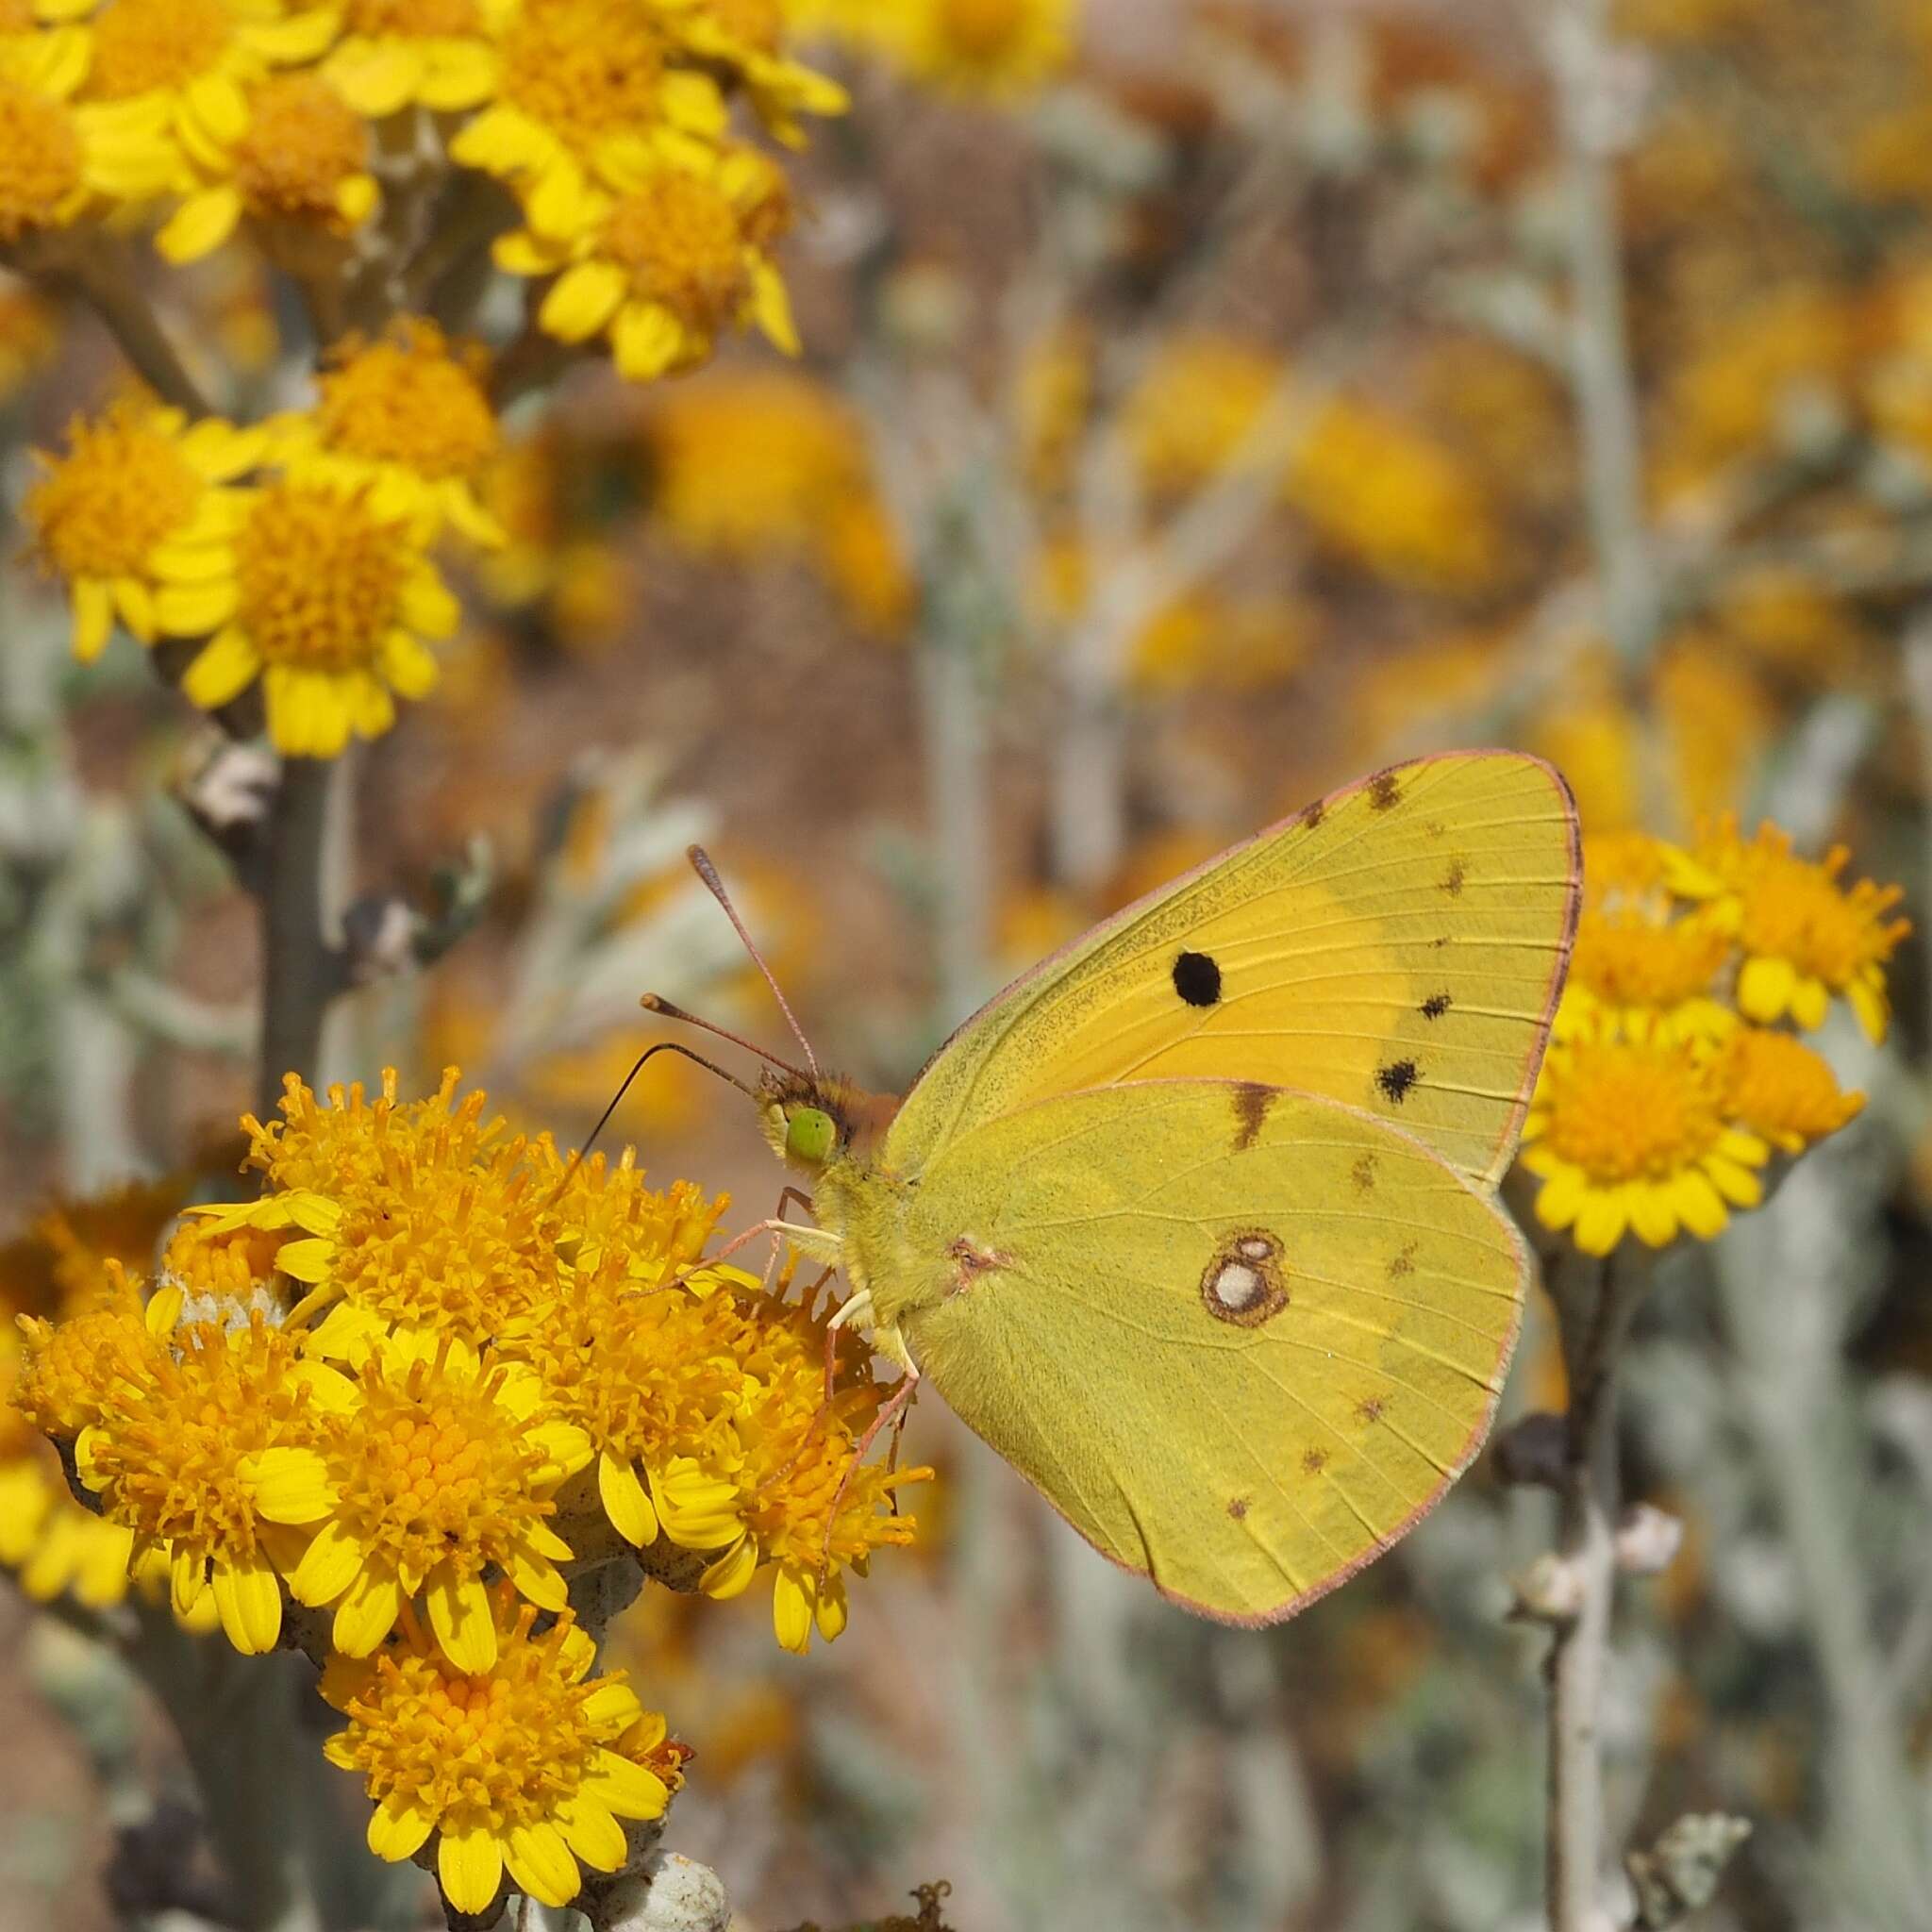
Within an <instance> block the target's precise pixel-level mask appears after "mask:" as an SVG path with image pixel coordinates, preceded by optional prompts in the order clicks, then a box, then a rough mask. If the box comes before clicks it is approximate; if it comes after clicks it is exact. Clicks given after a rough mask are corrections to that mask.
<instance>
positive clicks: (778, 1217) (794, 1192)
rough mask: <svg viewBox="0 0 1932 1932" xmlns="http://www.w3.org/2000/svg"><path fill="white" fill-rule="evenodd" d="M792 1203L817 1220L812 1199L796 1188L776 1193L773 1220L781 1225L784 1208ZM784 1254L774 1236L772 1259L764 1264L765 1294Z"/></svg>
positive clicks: (782, 1242) (768, 1291)
mask: <svg viewBox="0 0 1932 1932" xmlns="http://www.w3.org/2000/svg"><path fill="white" fill-rule="evenodd" d="M794 1201H795V1202H796V1203H797V1204H798V1206H799V1207H801V1208H804V1209H805V1211H806V1212H807V1213H808V1214H809V1215H811V1216H812V1217H813V1218H814V1219H816V1218H817V1215H818V1209H817V1208H815V1207H814V1206H813V1205H812V1198H811V1196H810V1195H809V1194H808V1193H806V1192H804V1191H802V1190H801V1189H798V1188H792V1187H785V1188H780V1189H779V1191H778V1205H777V1207H776V1208H774V1209H773V1210H772V1213H773V1220H774V1221H776V1222H778V1223H780V1224H783V1222H784V1217H785V1209H786V1208H787V1207H788V1206H789V1205H790V1204H791V1203H792V1202H794ZM784 1254H785V1243H784V1241H783V1240H782V1239H781V1238H780V1237H779V1236H778V1235H776V1234H774V1235H773V1237H772V1258H771V1259H770V1260H769V1261H767V1262H766V1263H765V1282H764V1287H765V1292H766V1293H767V1294H770V1293H771V1291H772V1277H773V1276H774V1274H777V1272H778V1263H779V1261H780V1260H781V1259H783V1257H784Z"/></svg>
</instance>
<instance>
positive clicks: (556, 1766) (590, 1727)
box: [322, 1594, 685, 1916]
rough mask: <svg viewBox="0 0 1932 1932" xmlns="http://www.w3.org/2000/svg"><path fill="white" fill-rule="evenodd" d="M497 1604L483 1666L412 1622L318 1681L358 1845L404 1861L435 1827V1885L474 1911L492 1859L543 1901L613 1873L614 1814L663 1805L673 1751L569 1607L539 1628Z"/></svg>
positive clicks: (675, 1771)
mask: <svg viewBox="0 0 1932 1932" xmlns="http://www.w3.org/2000/svg"><path fill="white" fill-rule="evenodd" d="M496 1615H497V1624H496V1626H495V1629H496V1637H497V1640H498V1641H496V1643H495V1645H494V1649H495V1660H494V1661H493V1662H492V1663H491V1665H490V1666H489V1667H488V1668H487V1669H484V1670H479V1671H464V1670H461V1669H459V1668H458V1666H457V1665H455V1664H453V1663H452V1662H451V1661H450V1660H449V1658H448V1657H446V1656H444V1655H443V1654H442V1652H441V1651H440V1650H439V1649H438V1648H437V1647H436V1646H435V1645H434V1644H433V1643H431V1642H430V1641H428V1639H427V1638H426V1637H425V1635H424V1634H423V1633H422V1632H421V1630H420V1629H413V1628H411V1629H406V1634H405V1638H404V1641H402V1642H400V1643H398V1644H394V1645H392V1646H391V1647H390V1648H388V1649H386V1650H384V1651H382V1652H381V1653H380V1654H379V1655H377V1656H375V1657H371V1658H369V1659H368V1660H367V1661H360V1660H351V1659H348V1658H342V1657H337V1658H332V1659H331V1660H330V1662H329V1665H328V1667H327V1669H326V1670H325V1672H324V1673H323V1678H322V1694H323V1696H324V1697H325V1698H326V1699H327V1700H328V1702H329V1703H330V1704H332V1705H333V1706H334V1707H336V1709H338V1710H340V1711H341V1712H342V1713H343V1714H344V1715H345V1716H346V1717H347V1718H348V1720H349V1724H348V1727H347V1728H346V1729H345V1730H341V1731H339V1732H338V1733H337V1734H336V1735H335V1736H334V1737H333V1738H331V1739H330V1740H328V1742H327V1743H326V1744H325V1745H324V1746H323V1750H324V1752H325V1755H326V1756H327V1757H328V1759H329V1761H330V1762H331V1763H332V1764H338V1765H340V1766H341V1768H342V1769H343V1770H344V1771H351V1772H354V1773H355V1774H357V1776H358V1777H360V1778H361V1779H362V1780H363V1782H364V1784H365V1786H366V1788H367V1790H368V1792H369V1795H370V1797H371V1798H373V1799H374V1800H375V1816H374V1817H372V1818H371V1819H370V1821H369V1848H370V1850H371V1851H373V1852H375V1855H376V1856H377V1857H381V1858H389V1859H402V1858H408V1857H413V1856H414V1855H415V1853H416V1852H418V1851H419V1850H421V1849H422V1847H423V1845H424V1844H425V1842H426V1841H427V1840H428V1839H429V1837H430V1834H431V1833H432V1832H433V1833H437V1834H440V1837H439V1839H438V1843H437V1847H436V1872H437V1876H438V1878H439V1880H440V1881H441V1886H442V1890H443V1895H444V1897H445V1898H447V1899H448V1901H449V1904H450V1906H451V1907H452V1908H453V1909H455V1910H456V1911H458V1912H468V1913H475V1914H477V1915H479V1916H480V1915H482V1914H484V1913H485V1912H487V1911H488V1909H489V1908H490V1907H491V1904H492V1903H493V1901H494V1900H495V1898H496V1895H497V1892H498V1890H499V1889H500V1888H501V1886H502V1884H503V1877H504V1873H505V1871H506V1870H508V1874H509V1876H510V1881H511V1883H512V1884H514V1885H515V1886H516V1887H517V1889H518V1890H521V1891H522V1892H524V1893H525V1895H526V1896H528V1897H530V1898H533V1899H535V1900H536V1901H537V1902H538V1903H539V1904H540V1905H546V1906H563V1905H568V1904H569V1903H570V1901H571V1900H572V1899H573V1898H575V1896H576V1894H577V1891H578V1890H579V1889H580V1887H581V1885H582V1882H583V1881H582V1874H581V1872H580V1871H579V1869H578V1868H579V1865H580V1864H581V1865H585V1866H588V1867H590V1869H591V1871H593V1872H614V1871H616V1870H617V1869H618V1868H619V1867H620V1866H621V1865H622V1864H623V1863H624V1862H625V1858H626V1857H628V1855H629V1846H628V1843H627V1841H626V1840H625V1832H624V1827H623V1825H622V1824H620V1823H619V1821H620V1820H621V1819H626V1818H635V1819H647V1818H658V1817H661V1816H662V1815H663V1812H664V1809H665V1807H666V1806H667V1805H668V1804H669V1803H670V1802H671V1795H672V1793H673V1792H674V1791H675V1790H676V1789H677V1787H678V1785H679V1784H680V1783H681V1782H682V1777H681V1766H682V1762H683V1758H684V1756H685V1753H684V1752H683V1750H682V1749H681V1747H679V1746H678V1745H676V1744H674V1743H671V1742H669V1741H667V1740H666V1737H665V1730H664V1720H663V1719H662V1718H661V1717H659V1716H658V1715H657V1714H656V1713H655V1712H651V1711H646V1710H645V1709H644V1708H643V1707H642V1706H641V1704H640V1703H639V1702H638V1700H637V1697H636V1695H635V1693H634V1692H633V1691H631V1690H630V1688H629V1687H628V1686H627V1685H626V1684H625V1682H624V1681H623V1679H622V1678H621V1677H618V1676H607V1677H591V1668H592V1666H593V1665H594V1663H595V1661H596V1646H595V1645H594V1644H593V1643H592V1642H591V1639H590V1638H589V1637H588V1636H586V1635H585V1633H584V1632H583V1631H581V1630H579V1629H578V1628H577V1627H576V1626H575V1623H574V1621H573V1620H572V1618H571V1616H570V1614H569V1612H568V1611H566V1612H565V1613H564V1615H563V1616H562V1617H561V1618H559V1619H558V1622H557V1624H555V1625H554V1626H553V1627H552V1628H550V1629H549V1630H547V1631H545V1632H544V1633H543V1634H542V1635H541V1637H537V1636H533V1635H532V1634H531V1626H532V1624H533V1622H534V1619H535V1615H536V1613H535V1611H534V1610H533V1609H531V1608H530V1607H528V1606H527V1605H526V1606H525V1607H523V1608H522V1609H521V1610H517V1611H514V1612H510V1611H509V1610H508V1600H507V1594H500V1595H499V1598H498V1601H497V1609H496Z"/></svg>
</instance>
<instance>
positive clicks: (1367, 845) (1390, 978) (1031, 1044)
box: [886, 752, 1580, 1185]
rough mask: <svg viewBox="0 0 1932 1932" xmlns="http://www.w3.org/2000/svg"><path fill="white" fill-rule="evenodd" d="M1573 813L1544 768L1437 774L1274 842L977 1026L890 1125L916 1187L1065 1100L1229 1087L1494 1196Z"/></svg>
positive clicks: (1328, 814) (1087, 949)
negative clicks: (1303, 1096)
mask: <svg viewBox="0 0 1932 1932" xmlns="http://www.w3.org/2000/svg"><path fill="white" fill-rule="evenodd" d="M1579 881H1580V869H1579V862H1578V857H1577V843H1576V824H1575V813H1574V807H1573V805H1572V802H1571V799H1570V795H1569V792H1568V790H1567V788H1566V787H1565V786H1564V784H1563V781H1562V780H1561V778H1559V777H1558V776H1557V774H1556V773H1555V772H1553V771H1552V770H1551V769H1550V768H1549V767H1548V766H1547V765H1545V764H1543V763H1541V761H1540V760H1538V759H1535V758H1526V757H1523V756H1521V755H1519V754H1515V753H1505V752H1460V753H1451V754H1447V755H1444V756H1441V757H1437V758H1424V759H1421V760H1418V761H1417V762H1415V763H1413V764H1409V765H1402V766H1396V767H1394V768H1392V769H1391V770H1390V771H1387V772H1383V773H1379V774H1376V775H1375V776H1374V777H1373V778H1370V779H1365V780H1364V781H1362V782H1361V783H1360V784H1358V785H1356V786H1353V787H1351V788H1350V789H1349V790H1347V791H1342V792H1339V793H1337V794H1336V795H1335V796H1334V797H1333V798H1330V799H1328V800H1325V801H1324V803H1323V804H1322V805H1319V806H1315V807H1311V808H1309V809H1308V810H1307V811H1306V812H1304V813H1301V814H1299V815H1298V816H1297V817H1296V818H1294V819H1291V820H1288V821H1286V822H1284V823H1283V824H1278V825H1275V826H1274V827H1271V828H1270V829H1269V830H1267V831H1265V832H1263V833H1261V834H1259V835H1258V836H1257V837H1256V838H1255V839H1253V840H1251V841H1248V842H1247V843H1246V844H1245V845H1241V846H1237V847H1236V848H1235V849H1234V850H1233V851H1232V852H1229V853H1226V854H1224V855H1223V856H1222V857H1221V858H1217V859H1214V860H1212V861H1210V862H1209V863H1208V864H1207V865H1205V866H1203V867H1201V868H1200V869H1199V870H1198V871H1197V872H1194V873H1191V874H1188V875H1187V876H1186V877H1184V878H1182V879H1179V880H1176V881H1175V882H1174V884H1173V885H1171V886H1169V887H1167V888H1165V889H1163V890H1162V891H1158V892H1156V893H1154V894H1153V895H1152V896H1150V897H1149V898H1147V899H1144V900H1142V901H1141V902H1140V903H1139V904H1138V905H1136V906H1133V907H1130V908H1127V910H1125V911H1124V912H1123V913H1121V914H1119V915H1117V916H1116V917H1115V918H1114V919H1112V920H1110V921H1108V922H1107V923H1106V924H1103V925H1100V926H1097V927H1096V928H1095V929H1094V930H1093V931H1092V932H1091V933H1090V934H1088V935H1087V936H1086V937H1085V938H1084V939H1082V940H1079V941H1075V942H1074V945H1073V946H1071V947H1070V948H1068V949H1067V950H1066V951H1064V952H1062V953H1060V954H1058V955H1056V956H1055V957H1054V958H1051V959H1049V960H1047V961H1046V962H1044V964H1042V965H1041V967H1038V968H1036V969H1035V970H1034V971H1033V972H1032V973H1030V974H1027V975H1026V976H1025V977H1024V978H1023V979H1021V980H1018V981H1016V982H1015V983H1014V985H1012V986H1011V987H1009V988H1008V990H1007V991H1005V992H1004V993H1002V994H1001V995H1000V996H999V997H998V998H997V999H995V1000H994V1001H993V1002H992V1003H991V1005H990V1006H989V1007H987V1008H984V1009H983V1010H982V1011H981V1012H979V1013H978V1014H976V1015H974V1018H973V1019H972V1020H971V1021H969V1022H968V1023H967V1024H966V1025H965V1026H963V1027H962V1028H961V1029H960V1030H959V1032H958V1034H956V1035H955V1036H954V1038H953V1040H952V1041H949V1042H948V1043H947V1045H946V1046H945V1047H944V1048H943V1049H942V1050H941V1053H940V1054H939V1055H938V1056H937V1057H936V1058H935V1059H934V1060H933V1062H932V1064H931V1066H930V1067H929V1068H928V1069H927V1071H926V1073H925V1074H924V1075H923V1076H922V1078H921V1079H920V1081H919V1082H918V1083H917V1085H915V1087H914V1088H913V1090H912V1091H911V1093H910V1094H909V1095H908V1098H907V1101H906V1104H905V1106H904V1107H903V1108H901V1110H900V1112H899V1114H898V1116H897V1118H896V1119H895V1121H894V1122H893V1124H892V1129H891V1135H890V1137H889V1140H888V1142H887V1146H886V1158H887V1161H888V1163H889V1164H890V1165H891V1166H892V1167H893V1168H895V1169H897V1170H898V1171H900V1172H902V1173H917V1172H919V1171H920V1170H921V1169H922V1168H924V1165H925V1164H926V1163H927V1161H928V1160H930V1159H931V1158H934V1157H935V1155H936V1154H937V1153H938V1151H939V1150H940V1149H941V1148H942V1147H944V1146H945V1145H946V1144H947V1142H948V1141H951V1140H953V1139H954V1138H956V1137H958V1136H960V1135H963V1134H965V1133H967V1132H969V1131H971V1130H972V1129H973V1128H974V1127H975V1126H977V1125H979V1124H983V1123H985V1122H987V1121H990V1120H991V1119H993V1118H995V1117H997V1116H998V1115H1000V1114H1003V1113H1008V1112H1011V1111H1013V1110H1014V1109H1015V1108H1022V1107H1025V1106H1027V1105H1029V1104H1030V1103H1032V1102H1035V1101H1038V1100H1041V1099H1043V1098H1045V1097H1046V1096H1048V1095H1050V1094H1054V1093H1068V1092H1074V1091H1081V1090H1086V1089H1090V1088H1096V1087H1104V1086H1110V1085H1114V1084H1117V1083H1120V1082H1124V1081H1131V1080H1150V1079H1172V1078H1181V1077H1214V1078H1221V1079H1233V1080H1245V1081H1250V1082H1254V1083H1257V1084H1259V1085H1264V1086H1286V1087H1294V1088H1299V1089H1302V1090H1305V1091H1309V1092H1314V1093H1319V1094H1324V1095H1327V1096H1328V1097H1330V1098H1332V1099H1336V1100H1341V1101H1343V1102H1345V1103H1347V1104H1348V1105H1350V1106H1354V1107H1358V1108H1362V1109H1363V1110H1364V1111H1366V1112H1368V1113H1369V1114H1371V1115H1372V1116H1374V1117H1375V1118H1377V1119H1381V1120H1386V1121H1388V1122H1390V1123H1391V1124H1395V1125H1398V1126H1400V1127H1402V1128H1403V1129H1405V1130H1406V1131H1407V1132H1408V1133H1411V1134H1413V1135H1414V1136H1415V1137H1416V1138H1417V1139H1418V1140H1420V1141H1423V1142H1424V1145H1426V1146H1427V1147H1429V1148H1431V1149H1432V1150H1433V1151H1435V1152H1436V1153H1438V1154H1440V1155H1441V1157H1442V1158H1444V1159H1445V1160H1447V1161H1448V1162H1449V1163H1450V1164H1451V1165H1452V1166H1454V1167H1456V1168H1457V1169H1458V1170H1459V1171H1460V1172H1461V1173H1463V1174H1468V1175H1470V1176H1472V1177H1473V1178H1474V1179H1476V1180H1478V1181H1479V1182H1481V1183H1483V1184H1485V1185H1493V1184H1494V1182H1495V1181H1496V1180H1497V1178H1498V1177H1499V1176H1500V1174H1501V1173H1502V1171H1503V1169H1504V1168H1505V1167H1506V1166H1507V1164H1508V1160H1509V1158H1510V1156H1511V1154H1512V1153H1513V1151H1514V1147H1515V1140H1516V1135H1517V1132H1518V1130H1519V1129H1520V1127H1521V1124H1522V1119H1523V1113H1524V1108H1526V1106H1527V1103H1528V1095H1529V1091H1530V1089H1531V1088H1532V1087H1533V1085H1534V1084H1535V1078H1536V1071H1537V1067H1538V1065H1539V1064H1540V1061H1541V1054H1542V1048H1543V1044H1544V1041H1545V1040H1546V1038H1547V1036H1548V1031H1549V1024H1550V1017H1551V1014H1552V1012H1553V1010H1554V1008H1555V1005H1556V1000H1557V993H1558V991H1560V989H1561V985H1562V976H1563V970H1564V966H1565V963H1566V961H1567V958H1568V954H1569V947H1570V941H1571V936H1572V934H1573V932H1574V925H1575V917H1576V901H1577V893H1578V890H1579Z"/></svg>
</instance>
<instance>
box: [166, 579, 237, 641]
mask: <svg viewBox="0 0 1932 1932" xmlns="http://www.w3.org/2000/svg"><path fill="white" fill-rule="evenodd" d="M239 597H240V592H239V591H238V589H237V587H236V584H235V580H234V579H233V578H232V577H225V578H223V579H222V580H220V581H219V582H216V583H211V584H164V585H162V586H161V588H160V590H159V591H157V592H156V593H155V626H156V628H157V629H158V630H159V631H161V632H162V633H163V634H164V635H166V636H168V637H171V638H198V637H204V636H206V635H208V633H209V632H210V631H218V630H220V629H221V628H222V626H223V625H225V624H226V623H227V622H228V620H229V619H230V618H232V617H233V616H234V614H235V606H236V604H237V602H238V600H239Z"/></svg>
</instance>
